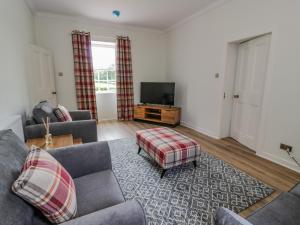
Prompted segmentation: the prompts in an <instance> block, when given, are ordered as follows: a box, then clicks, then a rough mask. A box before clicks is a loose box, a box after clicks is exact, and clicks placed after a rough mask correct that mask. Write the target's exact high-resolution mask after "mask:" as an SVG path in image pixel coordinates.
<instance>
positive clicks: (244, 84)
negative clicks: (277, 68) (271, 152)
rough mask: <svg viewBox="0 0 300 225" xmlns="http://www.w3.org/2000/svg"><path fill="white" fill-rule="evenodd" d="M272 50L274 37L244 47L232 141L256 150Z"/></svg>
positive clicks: (252, 41)
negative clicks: (270, 49) (269, 56)
mask: <svg viewBox="0 0 300 225" xmlns="http://www.w3.org/2000/svg"><path fill="white" fill-rule="evenodd" d="M269 48H270V35H266V36H263V37H259V38H256V39H253V40H250V41H247V42H244V43H242V44H240V46H239V50H238V60H237V68H236V78H235V90H234V96H233V98H234V102H233V112H232V122H231V137H233V138H234V139H235V140H237V141H238V142H240V143H242V144H244V145H245V146H247V147H249V148H251V149H253V150H256V144H257V133H258V127H259V124H260V115H261V106H262V99H263V95H264V87H265V77H266V71H267V63H268V55H269Z"/></svg>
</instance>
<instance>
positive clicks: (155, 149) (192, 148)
mask: <svg viewBox="0 0 300 225" xmlns="http://www.w3.org/2000/svg"><path fill="white" fill-rule="evenodd" d="M136 140H137V145H138V146H139V150H138V154H139V153H140V151H141V149H144V151H145V152H146V153H148V154H149V155H150V157H152V158H153V159H154V160H155V161H156V162H157V163H158V164H159V165H160V166H161V167H162V168H163V172H162V174H161V178H162V177H163V176H164V174H165V172H166V170H167V169H169V168H171V167H174V166H178V165H181V164H183V163H188V162H193V163H194V166H195V167H196V166H197V164H196V161H197V160H199V158H200V146H199V144H198V143H197V142H196V141H195V140H193V139H191V138H188V137H186V136H184V135H182V134H180V133H178V132H176V131H174V130H172V129H170V128H166V127H159V128H154V129H147V130H139V131H137V132H136Z"/></svg>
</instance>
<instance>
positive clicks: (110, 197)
mask: <svg viewBox="0 0 300 225" xmlns="http://www.w3.org/2000/svg"><path fill="white" fill-rule="evenodd" d="M27 151H28V149H27V148H26V146H25V145H24V143H22V142H21V141H20V140H19V138H18V137H17V136H16V135H15V134H14V133H13V132H12V131H8V130H6V131H0V156H1V157H0V171H2V172H1V177H0V208H1V210H0V224H1V225H2V224H3V225H4V224H5V225H49V224H50V222H49V221H48V220H47V219H46V218H45V217H43V216H42V214H41V213H40V212H39V211H38V210H37V209H35V208H34V207H32V206H31V205H29V204H28V203H27V202H25V201H23V200H22V199H21V198H19V197H18V196H16V195H15V194H13V193H12V191H11V185H12V183H13V182H14V181H15V180H16V179H17V177H18V176H19V174H20V171H21V168H22V165H23V163H24V161H25V158H26V156H27ZM49 153H50V154H51V155H52V156H53V157H55V158H56V159H57V160H58V161H59V162H60V163H61V164H62V165H63V166H64V167H65V168H66V170H67V171H68V172H69V173H70V175H71V176H72V177H73V179H74V183H75V188H76V195H77V216H76V218H74V219H72V220H69V221H67V222H65V223H63V225H146V219H145V213H144V210H143V208H142V206H141V205H140V203H138V202H137V201H134V200H132V201H127V202H125V200H124V197H123V194H122V191H121V189H120V187H119V184H118V181H117V179H116V177H115V176H114V173H113V171H112V164H111V158H110V151H109V146H108V144H107V142H98V143H89V144H83V145H77V146H72V147H67V148H61V149H58V150H50V151H49Z"/></svg>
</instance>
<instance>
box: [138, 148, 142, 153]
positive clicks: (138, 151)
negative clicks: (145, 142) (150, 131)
mask: <svg viewBox="0 0 300 225" xmlns="http://www.w3.org/2000/svg"><path fill="white" fill-rule="evenodd" d="M141 150H142V148H141V147H140V146H139V150H138V154H140V152H141Z"/></svg>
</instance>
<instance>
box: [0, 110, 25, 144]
mask: <svg viewBox="0 0 300 225" xmlns="http://www.w3.org/2000/svg"><path fill="white" fill-rule="evenodd" d="M7 129H12V130H13V132H15V133H16V134H17V135H18V137H19V138H20V139H21V140H22V141H24V131H23V125H22V118H21V116H20V115H16V116H10V117H5V118H0V130H7Z"/></svg>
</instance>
